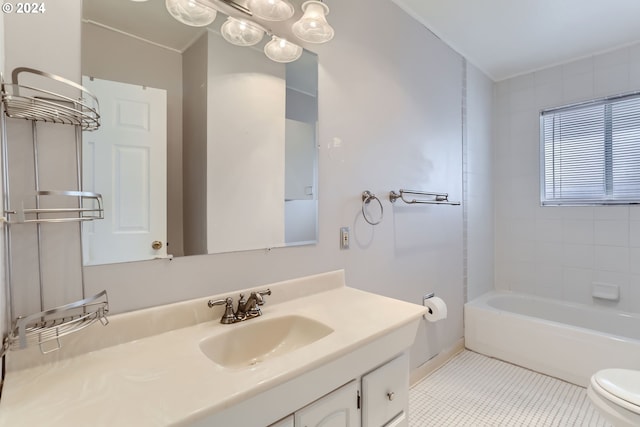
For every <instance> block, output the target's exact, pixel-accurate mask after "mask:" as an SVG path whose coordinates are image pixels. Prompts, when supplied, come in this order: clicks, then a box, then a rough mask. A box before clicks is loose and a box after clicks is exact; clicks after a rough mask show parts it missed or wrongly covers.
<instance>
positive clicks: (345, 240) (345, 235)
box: [340, 227, 351, 249]
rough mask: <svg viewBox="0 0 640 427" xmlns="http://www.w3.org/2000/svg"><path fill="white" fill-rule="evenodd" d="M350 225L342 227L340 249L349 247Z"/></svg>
mask: <svg viewBox="0 0 640 427" xmlns="http://www.w3.org/2000/svg"><path fill="white" fill-rule="evenodd" d="M349 233H350V230H349V227H340V249H349V240H350V239H351V237H350V236H349Z"/></svg>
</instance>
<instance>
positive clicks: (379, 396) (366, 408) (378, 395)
mask: <svg viewBox="0 0 640 427" xmlns="http://www.w3.org/2000/svg"><path fill="white" fill-rule="evenodd" d="M408 405H409V357H408V356H407V354H406V353H404V354H402V355H401V356H399V357H397V358H395V359H393V360H392V361H390V362H389V363H387V364H385V365H382V366H381V367H379V368H378V369H376V370H375V371H372V372H370V373H368V374H367V375H365V376H363V377H362V409H363V411H362V425H363V426H367V427H380V426H384V425H385V424H387V423H389V422H390V421H391V420H393V419H394V418H396V417H398V416H399V415H400V414H402V413H403V412H404V413H405V414H406V412H407V409H408ZM403 424H404V423H400V424H394V425H403ZM404 425H406V424H404Z"/></svg>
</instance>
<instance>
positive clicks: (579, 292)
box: [562, 267, 594, 304]
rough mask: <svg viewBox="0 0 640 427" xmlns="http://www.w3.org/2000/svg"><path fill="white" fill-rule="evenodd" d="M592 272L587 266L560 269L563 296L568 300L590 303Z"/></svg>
mask: <svg viewBox="0 0 640 427" xmlns="http://www.w3.org/2000/svg"><path fill="white" fill-rule="evenodd" d="M593 274H594V273H593V270H591V269H588V268H574V267H564V268H563V270H562V291H563V298H564V299H565V300H568V301H574V302H579V303H582V304H590V303H591V282H592V281H593Z"/></svg>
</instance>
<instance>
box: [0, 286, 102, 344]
mask: <svg viewBox="0 0 640 427" xmlns="http://www.w3.org/2000/svg"><path fill="white" fill-rule="evenodd" d="M108 313H109V301H108V298H107V292H106V291H102V292H100V293H98V294H96V295H94V296H92V297H90V298H85V299H83V300H81V301H77V302H73V303H71V304H66V305H63V306H60V307H56V308H53V309H50V310H46V311H43V312H40V313H34V314H31V315H29V316H26V317H18V318H17V319H16V320H15V321H14V324H13V328H12V331H11V333H10V334H9V337H8V342H9V348H10V349H12V350H16V349H21V348H26V347H27V346H28V345H38V346H40V351H41V352H42V353H43V354H46V353H50V352H52V351H56V350H59V349H60V348H61V347H62V344H61V342H60V338H62V337H63V336H65V335H69V334H71V333H74V332H78V331H80V330H82V329H84V328H86V327H88V326H90V325H92V324H93V323H95V322H96V321H100V323H102V324H103V325H107V324H108V323H109V320H108V319H107V314H108Z"/></svg>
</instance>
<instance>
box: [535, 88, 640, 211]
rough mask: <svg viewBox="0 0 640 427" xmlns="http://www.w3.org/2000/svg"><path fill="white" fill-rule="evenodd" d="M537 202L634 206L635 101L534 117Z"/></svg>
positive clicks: (638, 153)
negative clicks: (539, 152)
mask: <svg viewBox="0 0 640 427" xmlns="http://www.w3.org/2000/svg"><path fill="white" fill-rule="evenodd" d="M540 122H541V132H540V133H541V144H542V159H541V160H542V161H541V166H542V173H541V181H542V183H541V184H542V185H541V202H542V204H543V205H559V204H609V203H611V204H614V203H640V96H639V95H636V94H634V95H629V96H621V97H616V98H609V99H606V100H602V101H595V102H590V103H588V104H581V105H577V106H571V107H563V108H558V109H554V110H547V111H543V112H542V113H541V114H540Z"/></svg>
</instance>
